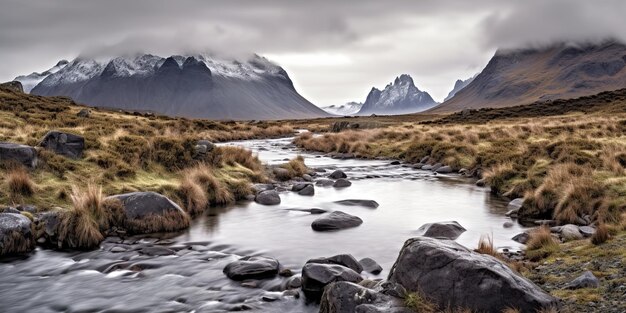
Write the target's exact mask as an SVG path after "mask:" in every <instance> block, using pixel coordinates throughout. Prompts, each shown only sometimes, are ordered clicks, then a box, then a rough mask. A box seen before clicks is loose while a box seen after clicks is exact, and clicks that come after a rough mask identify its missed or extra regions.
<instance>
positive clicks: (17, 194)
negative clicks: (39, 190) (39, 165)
mask: <svg viewBox="0 0 626 313" xmlns="http://www.w3.org/2000/svg"><path fill="white" fill-rule="evenodd" d="M6 183H7V188H8V190H9V193H10V196H11V198H12V199H14V200H19V199H21V198H22V197H30V196H32V195H33V194H34V193H35V189H36V187H35V183H34V182H33V181H32V180H31V178H30V175H29V174H28V171H26V169H25V168H24V167H22V166H15V167H13V168H12V169H10V170H9V172H8V174H7V178H6Z"/></svg>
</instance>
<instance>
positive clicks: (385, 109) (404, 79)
mask: <svg viewBox="0 0 626 313" xmlns="http://www.w3.org/2000/svg"><path fill="white" fill-rule="evenodd" d="M435 105H437V102H435V100H433V98H432V97H431V96H430V95H429V94H428V92H425V91H421V90H419V89H418V88H417V87H415V84H414V83H413V78H411V76H409V75H406V74H403V75H400V76H399V77H396V79H395V80H394V81H393V83H391V84H388V85H387V86H386V87H385V88H384V89H383V90H379V89H377V88H375V87H374V88H372V90H371V91H370V92H369V94H368V95H367V98H366V99H365V102H364V103H363V106H362V107H361V110H359V112H358V113H357V114H358V115H370V114H385V115H387V114H388V115H392V114H407V113H416V112H421V111H424V110H427V109H430V108H432V107H433V106H435Z"/></svg>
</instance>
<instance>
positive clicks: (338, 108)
mask: <svg viewBox="0 0 626 313" xmlns="http://www.w3.org/2000/svg"><path fill="white" fill-rule="evenodd" d="M361 107H363V103H361V102H354V101H353V102H348V103H346V104H342V105H330V106H327V107H323V108H322V110H324V111H326V112H328V113H330V114H334V115H352V114H356V113H357V112H359V110H361Z"/></svg>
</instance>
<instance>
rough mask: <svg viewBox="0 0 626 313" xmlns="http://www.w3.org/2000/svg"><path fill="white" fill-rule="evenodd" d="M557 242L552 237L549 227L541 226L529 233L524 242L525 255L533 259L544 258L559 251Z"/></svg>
mask: <svg viewBox="0 0 626 313" xmlns="http://www.w3.org/2000/svg"><path fill="white" fill-rule="evenodd" d="M559 250H560V247H559V243H558V242H557V241H556V240H555V239H554V237H552V233H551V232H550V227H548V226H541V227H538V228H536V229H535V230H533V231H531V232H530V233H529V237H528V241H527V242H526V256H527V257H528V258H529V259H530V260H533V261H536V260H539V259H542V258H545V257H547V256H549V255H551V254H552V253H554V252H556V251H559Z"/></svg>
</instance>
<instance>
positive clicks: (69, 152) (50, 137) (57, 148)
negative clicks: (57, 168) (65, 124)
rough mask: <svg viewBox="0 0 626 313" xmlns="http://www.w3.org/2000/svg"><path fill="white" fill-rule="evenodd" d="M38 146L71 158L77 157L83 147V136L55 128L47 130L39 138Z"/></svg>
mask: <svg viewBox="0 0 626 313" xmlns="http://www.w3.org/2000/svg"><path fill="white" fill-rule="evenodd" d="M39 145H40V146H42V147H44V148H46V149H48V150H52V151H54V152H55V153H56V154H60V155H63V156H66V157H69V158H72V159H78V158H80V157H81V156H82V155H83V150H84V149H85V138H83V137H81V136H78V135H74V134H70V133H63V132H59V131H56V130H53V131H49V132H48V133H47V134H46V136H44V137H43V139H42V140H41V143H40V144H39Z"/></svg>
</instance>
